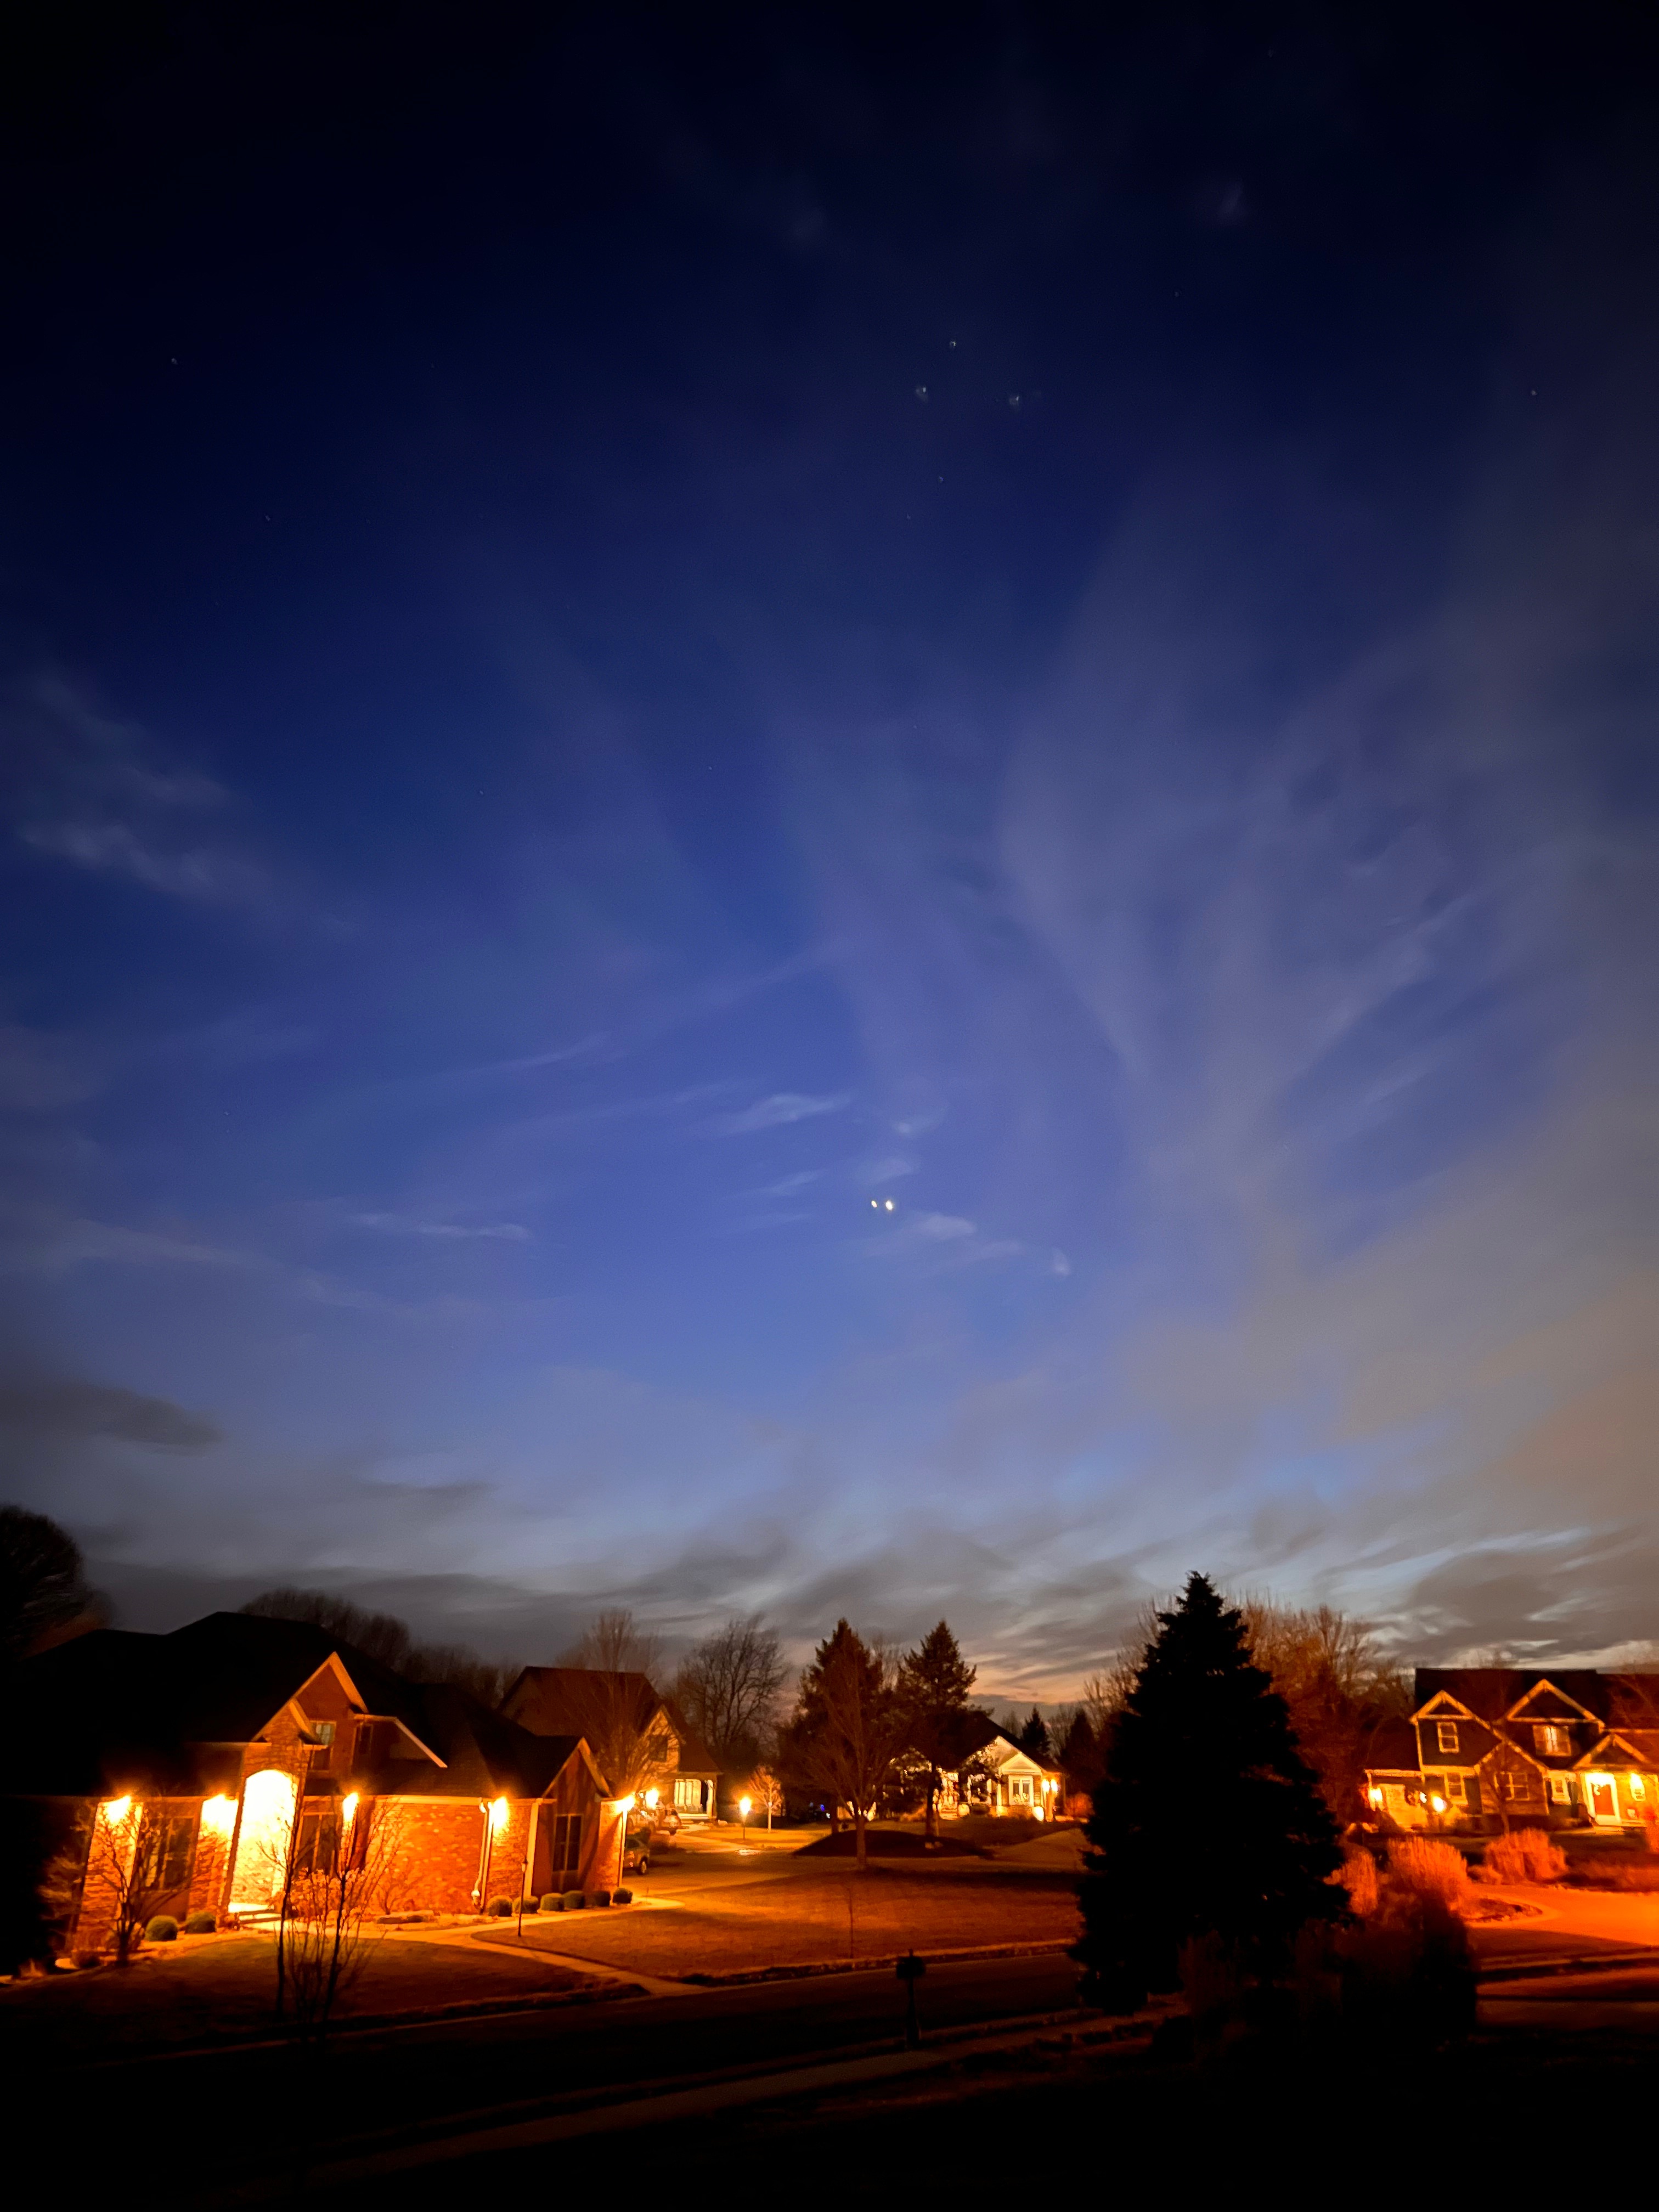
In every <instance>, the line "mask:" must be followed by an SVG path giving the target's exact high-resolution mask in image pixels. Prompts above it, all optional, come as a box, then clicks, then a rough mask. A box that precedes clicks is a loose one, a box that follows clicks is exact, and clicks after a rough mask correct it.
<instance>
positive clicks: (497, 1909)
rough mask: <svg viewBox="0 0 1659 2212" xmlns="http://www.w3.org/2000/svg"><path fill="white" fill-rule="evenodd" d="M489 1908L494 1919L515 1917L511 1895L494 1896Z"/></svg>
mask: <svg viewBox="0 0 1659 2212" xmlns="http://www.w3.org/2000/svg"><path fill="white" fill-rule="evenodd" d="M488 1910H489V1917H490V1918H491V1919H492V1920H510V1919H511V1918H512V1917H513V1900H512V1899H511V1898H510V1897H492V1898H491V1899H490V1900H489V1908H488Z"/></svg>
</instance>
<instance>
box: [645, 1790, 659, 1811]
mask: <svg viewBox="0 0 1659 2212" xmlns="http://www.w3.org/2000/svg"><path fill="white" fill-rule="evenodd" d="M660 1796H662V1792H661V1790H647V1791H646V1793H645V1809H646V1811H647V1813H654V1812H655V1811H656V1809H657V1800H658V1799H659V1797H660Z"/></svg>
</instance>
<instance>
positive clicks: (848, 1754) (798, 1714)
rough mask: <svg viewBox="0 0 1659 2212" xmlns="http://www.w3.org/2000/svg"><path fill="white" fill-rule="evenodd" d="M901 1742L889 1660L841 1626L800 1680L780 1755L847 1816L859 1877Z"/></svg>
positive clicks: (899, 1711) (842, 1623)
mask: <svg viewBox="0 0 1659 2212" xmlns="http://www.w3.org/2000/svg"><path fill="white" fill-rule="evenodd" d="M903 1735H904V1728H903V1712H902V1707H901V1705H900V1704H899V1701H898V1699H897V1697H896V1694H895V1692H894V1687H893V1684H892V1681H891V1680H890V1669H889V1666H888V1662H887V1661H886V1659H885V1657H884V1655H883V1654H882V1652H881V1650H879V1649H877V1650H871V1648H870V1646H869V1645H868V1644H866V1642H865V1640H864V1638H862V1637H861V1636H860V1634H859V1633H858V1632H857V1631H856V1630H855V1629H854V1628H853V1627H851V1626H849V1624H848V1622H846V1621H845V1620H838V1621H837V1622H836V1626H835V1632H834V1633H833V1634H832V1635H829V1636H827V1637H826V1638H824V1640H823V1643H822V1644H819V1646H818V1648H817V1650H816V1651H815V1652H814V1653H813V1655H812V1663H811V1666H810V1667H809V1668H806V1670H805V1673H804V1674H802V1676H801V1678H800V1693H799V1698H798V1699H797V1701H796V1705H795V1712H794V1717H793V1719H792V1720H791V1721H790V1722H789V1723H788V1725H787V1728H786V1729H784V1731H783V1735H782V1745H781V1748H782V1750H783V1753H784V1756H785V1758H786V1759H787V1763H788V1765H789V1768H790V1771H792V1773H793V1774H794V1775H795V1776H796V1777H798V1778H799V1780H800V1781H801V1782H803V1783H804V1784H805V1785H806V1786H807V1787H808V1788H809V1789H811V1790H815V1791H820V1792H822V1793H823V1796H824V1797H825V1798H826V1799H827V1801H828V1802H829V1805H830V1806H831V1807H832V1808H835V1807H837V1806H844V1807H845V1808H846V1809H847V1813H848V1817H849V1818H850V1819H851V1820H852V1823H853V1832H854V1838H856V1842H855V1850H856V1853H857V1857H858V1864H859V1869H860V1872H862V1871H863V1869H864V1868H865V1866H866V1864H867V1863H868V1842H867V1831H868V1828H869V1825H870V1819H871V1815H872V1814H873V1812H874V1811H875V1807H876V1800H877V1799H878V1797H879V1796H880V1795H881V1789H882V1784H884V1782H885V1781H886V1779H887V1775H888V1771H889V1769H890V1767H891V1765H892V1764H893V1760H894V1758H895V1756H896V1753H897V1752H898V1751H899V1749H900V1747H901V1746H902V1741H903Z"/></svg>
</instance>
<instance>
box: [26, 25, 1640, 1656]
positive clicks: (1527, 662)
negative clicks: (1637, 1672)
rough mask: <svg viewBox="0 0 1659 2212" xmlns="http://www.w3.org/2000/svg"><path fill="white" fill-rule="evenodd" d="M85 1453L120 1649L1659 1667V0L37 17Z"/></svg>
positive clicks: (37, 502)
mask: <svg viewBox="0 0 1659 2212" xmlns="http://www.w3.org/2000/svg"><path fill="white" fill-rule="evenodd" d="M33 12H34V13H35V14H36V15H37V16H38V20H37V21H34V22H33V23H32V24H31V25H28V26H26V27H25V30H24V33H23V43H22V46H21V49H19V50H15V52H14V55H13V60H12V63H11V64H10V65H9V67H8V69H7V70H6V71H5V76H6V78H7V81H8V84H9V90H8V92H7V94H6V100H7V102H8V106H7V110H6V113H5V116H4V118H3V125H4V128H3V134H0V142H3V143H4V145H5V146H6V148H7V149H8V150H7V152H6V154H5V155H4V157H3V163H4V168H5V179H4V183H5V194H6V203H5V204H6V206H7V208H8V216H7V220H6V223H5V226H4V229H5V234H6V244H5V248H4V252H5V264H6V265H5V271H4V276H5V288H6V298H7V301H8V307H9V313H8V315H7V318H6V319H7V323H8V325H9V335H8V337H7V339H6V341H5V344H4V347H3V349H0V364H3V366H0V374H3V379H4V423H5V435H4V472H3V477H0V532H3V535H0V702H3V703H0V715H3V720H0V749H3V782H0V806H3V821H0V928H3V933H4V944H5V951H6V957H5V961H4V967H3V998H0V1024H3V1026H0V1225H3V1231H4V1261H3V1267H4V1272H3V1275H0V1319H3V1323H4V1350H3V1365H0V1476H3V1491H4V1494H5V1495H6V1496H8V1497H9V1498H15V1499H16V1500H17V1501H19V1502H21V1503H24V1504H29V1505H33V1506H35V1507H38V1508H40V1509H42V1510H47V1511H50V1512H52V1513H54V1514H56V1515H58V1516H59V1517H60V1518H61V1519H63V1520H64V1522H65V1523H66V1525H68V1526H69V1527H70V1528H72V1529H73V1530H74V1532H75V1533H76V1535H77V1536H78V1538H79V1539H80V1540H81V1541H82V1545H83V1546H84V1547H85V1549H86V1551H87V1553H88V1562H89V1567H90V1571H91V1572H92V1573H93V1575H94V1578H95V1579H96V1580H98V1581H99V1583H100V1585H101V1586H102V1587H103V1588H104V1589H106V1590H107V1591H108V1592H109V1593H110V1594H111V1595H112V1598H113V1600H114V1601H115V1605H116V1607H117V1612H118V1618H119V1619H120V1620H122V1621H124V1622H125V1624H126V1625H128V1626H138V1627H167V1626H174V1625H176V1624H178V1623H179V1622H180V1621H182V1620H187V1619H189V1618H191V1617H192V1616H193V1615H194V1614H196V1613H199V1612H202V1611H204V1610H206V1609H208V1608H209V1607H210V1606H213V1605H216V1604H222V1603H240V1602H241V1601H243V1600H245V1599H246V1597H248V1596H249V1595H252V1594H253V1593H254V1592H255V1591H256V1590H258V1589H262V1588H264V1587H265V1586H267V1585H269V1584H270V1583H274V1582H277V1581H283V1580H289V1581H298V1582H301V1583H307V1584H308V1585H311V1586H315V1587H326V1588H330V1589H343V1590H349V1592H351V1594H353V1595H356V1596H359V1597H360V1598H362V1599H365V1600H367V1601H369V1602H371V1603H374V1604H378V1605H382V1606H390V1607H392V1608H393V1609H395V1610H398V1611H400V1612H402V1613H404V1614H406V1615H407V1616H408V1617H409V1618H410V1620H412V1621H414V1622H415V1624H416V1626H417V1628H418V1629H419V1630H420V1631H421V1632H423V1633H426V1634H428V1635H437V1636H445V1637H449V1638H467V1639H470V1640H471V1641H473V1642H475V1643H477V1644H478V1645H479V1646H481V1647H482V1648H483V1649H486V1650H490V1651H492V1652H506V1651H513V1652H516V1653H518V1654H519V1655H520V1656H524V1657H526V1658H529V1659H536V1658H546V1657H549V1656H551V1654H552V1652H553V1650H555V1649H556V1647H557V1646H558V1645H559V1644H561V1643H562V1641H563V1640H565V1638H567V1637H568V1634H569V1632H570V1631H571V1630H572V1628H573V1627H575V1626H580V1623H581V1621H582V1620H584V1619H585V1618H586V1616H587V1615H588V1614H590V1613H592V1612H593V1611H594V1610H596V1609H597V1608H598V1607H600V1606H604V1605H617V1604H626V1605H631V1606H632V1607H634V1608H635V1612H636V1613H639V1614H640V1615H641V1617H642V1618H643V1619H645V1620H647V1621H649V1622H652V1623H654V1624H655V1625H657V1626H659V1627H660V1628H661V1629H662V1630H663V1631H664V1632H665V1633H666V1635H667V1636H668V1638H670V1640H671V1642H672V1641H673V1640H674V1639H676V1638H684V1637H686V1636H689V1635H691V1634H695V1633H696V1632H700V1631H701V1630H702V1628H704V1627H706V1626H709V1625H710V1624H711V1623H713V1622H715V1621H718V1620H720V1619H722V1618H724V1617H725V1616H726V1614H727V1613H731V1612H732V1611H736V1610H743V1611H747V1610H750V1609H761V1610H763V1611H764V1612H765V1613H766V1614H767V1615H768V1617H769V1619H770V1620H773V1621H775V1622H776V1623H777V1624H778V1625H780V1626H781V1627H782V1628H783V1629H784V1631H785V1632H786V1634H787V1637H788V1638H790V1639H791V1641H792V1644H799V1642H800V1640H801V1639H803V1638H811V1637H814V1636H817V1635H821V1634H823V1633H824V1632H826V1631H827V1629H828V1627H829V1626H830V1624H831V1623H832V1622H833V1620H834V1619H835V1617H836V1613H840V1612H847V1613H849V1614H850V1615H851V1616H852V1617H853V1619H854V1620H855V1622H856V1623H857V1624H858V1625H859V1626H861V1627H863V1628H865V1629H866V1630H867V1631H881V1632H887V1633H890V1634H891V1635H893V1636H895V1637H900V1638H907V1639H908V1638H912V1637H914V1635H915V1633H916V1632H918V1631H920V1630H921V1629H924V1628H926V1627H927V1626H928V1625H929V1624H931V1623H932V1622H933V1620H937V1619H938V1618H939V1615H940V1614H941V1613H945V1614H947V1615H948V1616H949V1618H950V1620H951V1623H952V1625H953V1626H955V1627H956V1628H957V1631H958V1632H959V1633H960V1634H961V1636H962V1638H963V1643H964V1644H965V1645H966V1646H967V1648H968V1649H969V1652H970V1654H971V1655H972V1656H974V1657H975V1658H976V1659H977V1660H978V1661H979V1662H980V1665H981V1688H986V1687H989V1688H993V1689H1000V1690H1006V1691H1008V1692H1011V1693H1012V1692H1019V1691H1022V1690H1023V1691H1024V1692H1027V1693H1028V1694H1032V1693H1042V1694H1045V1695H1048V1696H1059V1695H1061V1694H1063V1693H1065V1692H1066V1691H1067V1690H1068V1689H1070V1688H1072V1687H1073V1686H1075V1684H1076V1682H1077V1680H1078V1679H1079V1676H1080V1675H1081V1674H1083V1673H1084V1672H1085V1671H1087V1670H1088V1669H1089V1668H1091V1667H1092V1666H1094V1665H1096V1664H1097V1663H1098V1662H1099V1661H1100V1660H1101V1658H1102V1657H1103V1655H1104V1654H1105V1652H1106V1651H1107V1650H1109V1647H1110V1646H1111V1644H1112V1643H1113V1641H1114V1639H1115V1637H1116V1636H1117V1635H1119V1634H1120V1633H1121V1632H1122V1630H1123V1628H1124V1626H1125V1624H1126V1623H1127V1621H1128V1620H1130V1619H1131V1617H1132V1616H1133V1613H1134V1612H1135V1610H1136V1608H1137V1607H1139V1606H1140V1605H1141V1604H1142V1603H1143V1602H1144V1601H1145V1600H1146V1597H1147V1596H1148V1595H1154V1594H1157V1593H1160V1592H1163V1591H1166V1590H1167V1589H1169V1588H1170V1586H1171V1585H1172V1584H1173V1583H1176V1581H1177V1580H1178V1579H1179V1578H1181V1577H1183V1576H1184V1575H1185V1573H1186V1572H1187V1571H1188V1569H1190V1568H1192V1567H1200V1568H1203V1569H1205V1570H1206V1571H1209V1572H1211V1573H1212V1574H1213V1575H1215V1576H1216V1577H1218V1579H1221V1580H1223V1581H1225V1582H1226V1583H1228V1584H1230V1585H1231V1587H1232V1588H1234V1589H1251V1590H1256V1591H1266V1590H1269V1589H1271V1590H1272V1591H1273V1592H1274V1593H1276V1594H1277V1595H1279V1596H1281V1597H1284V1598H1285V1599H1288V1600H1292V1601H1298V1602H1317V1601H1323V1600H1328V1601H1331V1602H1333V1603H1337V1604H1340V1605H1343V1606H1346V1607H1349V1608H1350V1609H1352V1610H1353V1611H1355V1612H1357V1613H1360V1614H1362V1615H1364V1616H1365V1617H1367V1618H1369V1619H1371V1620H1377V1621H1380V1622H1382V1623H1383V1624H1384V1625H1385V1626H1387V1627H1388V1629H1389V1632H1390V1633H1391V1634H1394V1635H1395V1636H1397V1638H1398V1639H1399V1641H1400V1644H1401V1649H1402V1650H1405V1651H1406V1652H1407V1654H1409V1655H1411V1656H1418V1657H1420V1658H1424V1659H1430V1658H1435V1657H1444V1656H1449V1655H1451V1654H1454V1653H1471V1654H1474V1653H1485V1652H1486V1651H1487V1650H1491V1649H1492V1648H1493V1647H1494V1646H1496V1645H1498V1644H1503V1645H1506V1646H1507V1647H1508V1648H1509V1649H1510V1650H1511V1651H1513V1652H1514V1653H1516V1655H1517V1656H1528V1655H1531V1654H1533V1653H1534V1652H1535V1653H1540V1654H1545V1655H1551V1654H1556V1653H1562V1654H1566V1653H1571V1654H1573V1655H1577V1656H1586V1655H1591V1654H1595V1653H1601V1652H1610V1651H1612V1650H1614V1649H1616V1648H1618V1647H1620V1646H1626V1645H1628V1644H1630V1643H1631V1642H1632V1640H1635V1639H1641V1638H1649V1637H1653V1636H1659V1601H1656V1598H1655V1591H1656V1588H1659V1528H1656V1522H1655V1510H1654V1508H1655V1498H1656V1491H1659V1483H1656V1467H1655V1453H1654V1437H1655V1434H1656V1429H1659V1403H1656V1390H1655V1374H1656V1366H1659V1362H1656V1358H1655V1347H1656V1339H1659V1331H1656V1316H1659V1297H1656V1272H1655V1269H1656V1258H1659V1253H1656V1245H1659V1235H1656V1212H1655V1191H1656V1176H1655V1163H1654V1159H1653V1146H1652V1133H1653V1129H1654V1127H1655V1117H1654V1106H1655V1102H1656V1081H1655V1079H1656V1068H1655V1065H1654V1054H1653V1040H1654V1036H1655V1035H1656V1024H1655V1020H1654V1016H1655V1012H1656V1008H1655V1005H1654V997H1655V993H1654V987H1653V982H1654V967H1655V959H1654V955H1655V947H1656V942H1659V931H1656V912H1655V908H1656V884H1655V868H1654V863H1655V858H1656V850H1659V824H1656V812H1655V801H1656V796H1659V777H1656V773H1655V769H1656V751H1659V747H1656V705H1659V590H1656V586H1659V417H1656V395H1659V282H1656V279H1659V66H1656V54H1659V47H1656V42H1655V38H1654V34H1653V29H1652V22H1653V19H1652V17H1651V15H1650V13H1649V11H1647V10H1645V9H1636V8H1597V7H1594V6H1592V7H1587V8H1584V9H1575V10H1573V11H1571V12H1570V13H1569V14H1566V15H1563V14H1561V13H1559V12H1556V13H1555V14H1553V16H1552V17H1551V18H1550V20H1549V21H1548V22H1545V21H1543V20H1542V19H1540V21H1538V22H1537V24H1536V25H1535V26H1529V24H1528V21H1527V20H1526V19H1525V18H1524V17H1523V16H1522V15H1519V14H1518V13H1517V12H1516V11H1515V10H1513V9H1496V8H1493V9H1443V8H1440V9H1432V10H1431V9H1416V8H1413V7H1410V6H1406V5H1399V6H1394V5H1390V6H1376V7H1369V8H1368V7H1364V6H1358V5H1357V6H1353V7H1348V8H1344V9H1332V10H1329V11H1328V12H1326V11H1319V10H1315V9H1308V8H1305V7H1301V6H1297V5H1290V6H1286V7H1284V8H1280V9H1277V10H1272V11H1266V10H1261V9H1253V8H1250V7H1248V6H1244V7H1237V8H1229V9H1221V10H1218V12H1217V13H1216V14H1214V15H1212V16H1206V15H1204V14H1202V13H1201V12H1199V11H1195V10H1188V11H1184V12H1183V11H1179V10H1171V9H1153V8H1150V7H1149V8H1146V9H1130V10H1121V11H1114V10H1110V9H1093V10H1086V11H1085V10H1082V9H1079V10H1076V11H1069V10H1060V9H1032V8H1018V7H1013V6H1006V7H982V8H973V7H968V6H958V7H954V8H949V9H946V8H939V9H921V8H914V9H905V8H890V9H884V10H882V11H880V13H879V14H872V15H871V16H869V17H868V18H866V17H863V16H861V15H859V14H858V13H857V12H856V11H854V10H853V9H841V10H837V11H825V12H822V13H818V12H814V11H812V10H810V9H795V8H777V7H774V8H770V9H757V10H755V11H754V12H752V13H750V12H745V11H741V10H737V9H719V8H716V9H713V10H705V9H664V10H660V11H653V12H648V13H647V12H638V11H632V10H629V9H623V8H620V7H614V6H603V7H599V6H596V7H592V8H590V9H581V10H576V11H574V12H571V13H568V14H567V15H563V16H560V15H558V14H557V13H556V11H553V10H550V9H524V10H522V11H512V10H507V9H495V8H492V7H490V6H488V5H477V6H469V7H466V8H460V7H456V8H454V9H416V8H407V7H404V8H398V7H391V6H387V7H385V8H381V9H368V8H365V9H340V8H338V7H331V8H323V7H320V6H318V7H299V6H296V7H290V8H283V9H272V8H258V7H252V6H251V7H247V8H239V9H210V8H194V9H192V8H185V7H170V8H154V9H146V8H144V7H141V6H134V7H131V8H128V9H123V10H121V11H119V22H118V28H112V27H111V26H110V24H109V22H108V21H103V20H102V19H100V18H99V17H97V16H96V15H90V14H86V15H82V14H79V13H77V11H76V10H75V9H67V8H66V9H55V10H48V9H40V10H38V11H33Z"/></svg>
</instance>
